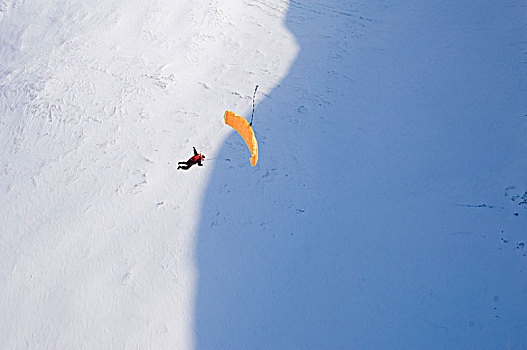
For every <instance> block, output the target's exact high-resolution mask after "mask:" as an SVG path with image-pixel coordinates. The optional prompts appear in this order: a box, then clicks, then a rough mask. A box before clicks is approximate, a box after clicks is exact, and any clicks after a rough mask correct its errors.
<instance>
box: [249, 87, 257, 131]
mask: <svg viewBox="0 0 527 350" xmlns="http://www.w3.org/2000/svg"><path fill="white" fill-rule="evenodd" d="M256 90H258V85H256V87H255V88H254V94H253V112H252V113H251V122H250V123H249V126H252V125H253V118H254V99H255V98H256Z"/></svg>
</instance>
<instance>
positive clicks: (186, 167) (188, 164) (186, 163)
mask: <svg viewBox="0 0 527 350" xmlns="http://www.w3.org/2000/svg"><path fill="white" fill-rule="evenodd" d="M177 164H178V165H179V166H178V167H177V168H178V170H179V169H183V170H188V169H190V167H191V166H193V165H194V163H189V162H188V161H187V162H179V163H177ZM180 164H184V165H180Z"/></svg>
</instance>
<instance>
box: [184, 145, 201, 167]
mask: <svg viewBox="0 0 527 350" xmlns="http://www.w3.org/2000/svg"><path fill="white" fill-rule="evenodd" d="M192 149H193V150H194V155H193V156H192V157H190V158H189V160H187V161H186V162H178V165H179V166H178V167H177V170H179V169H183V170H188V169H190V167H191V166H193V165H194V164H196V163H197V164H198V166H203V164H202V163H201V162H202V161H205V156H204V155H203V154H201V153H198V151H196V147H192ZM180 164H183V165H180Z"/></svg>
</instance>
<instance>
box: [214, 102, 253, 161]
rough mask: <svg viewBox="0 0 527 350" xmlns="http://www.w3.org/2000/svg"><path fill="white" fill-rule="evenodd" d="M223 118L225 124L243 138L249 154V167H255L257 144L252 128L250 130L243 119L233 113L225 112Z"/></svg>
mask: <svg viewBox="0 0 527 350" xmlns="http://www.w3.org/2000/svg"><path fill="white" fill-rule="evenodd" d="M223 118H224V119H225V124H227V125H229V126H231V127H232V128H233V129H234V130H236V131H237V132H238V134H240V136H241V137H242V138H243V140H244V141H245V143H246V144H247V147H249V151H250V152H251V166H255V165H256V163H257V162H258V142H257V141H256V137H255V136H254V131H253V128H251V125H249V122H247V120H245V118H244V117H242V116H239V115H237V114H236V113H234V112H231V111H226V112H225V115H224V116H223Z"/></svg>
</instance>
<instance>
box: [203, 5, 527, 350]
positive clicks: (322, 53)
mask: <svg viewBox="0 0 527 350" xmlns="http://www.w3.org/2000/svg"><path fill="white" fill-rule="evenodd" d="M525 11H526V8H525V3H524V2H521V1H510V2H507V4H503V3H501V2H493V3H492V4H491V3H488V2H487V3H485V4H483V3H481V2H480V3H475V2H469V1H462V2H459V1H446V2H445V1H442V2H438V1H436V2H434V1H411V2H402V1H401V2H373V1H371V2H367V1H364V2H363V1H358V2H346V1H338V0H334V1H324V2H317V1H291V2H290V6H289V10H288V13H287V18H286V25H287V27H288V28H289V29H290V30H291V32H292V33H293V34H294V36H295V37H296V38H297V40H298V43H299V45H300V53H299V55H298V57H297V59H296V60H295V62H294V65H293V66H292V67H291V70H290V72H289V73H288V75H287V76H286V77H285V78H284V79H283V80H282V82H281V83H280V86H279V87H277V88H275V89H274V90H273V92H272V94H270V95H269V96H268V97H267V98H266V99H265V100H264V101H262V102H261V103H260V104H259V105H258V107H257V113H256V114H257V117H256V118H255V119H256V120H255V124H254V127H255V128H256V131H257V136H258V137H259V140H260V142H261V153H260V161H259V166H258V167H257V168H255V169H250V168H249V167H248V166H247V165H246V164H241V165H240V164H239V163H238V162H234V160H233V158H234V157H233V153H234V151H233V149H236V148H238V147H239V138H237V137H236V135H233V137H231V138H229V139H228V141H227V143H226V144H225V145H224V147H223V148H222V150H221V153H220V154H221V157H222V158H228V159H230V161H226V162H225V163H226V164H225V165H224V166H220V165H219V164H217V163H216V164H215V169H214V176H213V177H212V178H211V180H210V185H209V188H208V189H207V191H206V193H207V196H206V197H205V200H204V201H203V208H204V209H203V210H202V213H203V218H202V220H201V225H200V228H199V237H198V244H197V254H198V255H197V261H198V271H199V279H198V292H197V300H196V332H197V333H196V334H197V336H196V341H197V344H198V348H199V349H213V348H220V349H445V348H453V349H506V348H511V349H523V348H525V347H526V346H527V318H526V317H525V314H526V311H527V306H526V303H525V300H527V298H526V297H527V279H526V275H525V272H526V265H527V257H526V253H527V249H526V248H525V246H524V245H522V243H525V241H526V240H527V229H526V227H527V210H526V209H527V205H526V203H525V201H524V199H525V194H524V193H525V192H526V191H527V177H526V169H527V157H526V149H527V141H526V139H525V135H526V131H527V129H526V128H527V118H526V117H525V114H526V111H527V98H526V97H527V84H526V82H527V79H526V78H527V66H526V64H525V62H526V54H525V52H526V51H527V46H526V43H525V36H524V33H525V29H526V24H527V21H526V17H525ZM521 196H523V198H524V199H523V204H520V203H522V199H520V197H521ZM513 199H514V200H513ZM515 213H517V214H518V216H516V215H515Z"/></svg>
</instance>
